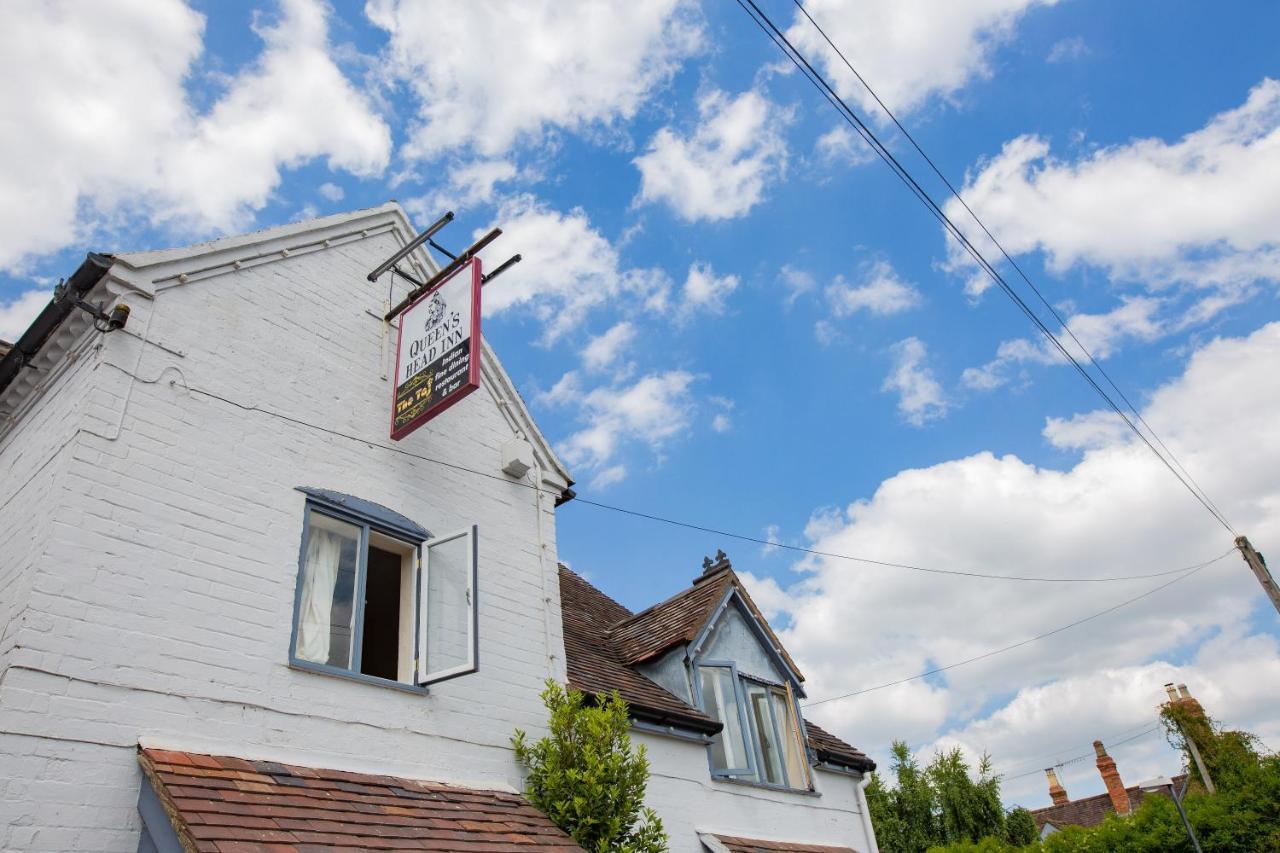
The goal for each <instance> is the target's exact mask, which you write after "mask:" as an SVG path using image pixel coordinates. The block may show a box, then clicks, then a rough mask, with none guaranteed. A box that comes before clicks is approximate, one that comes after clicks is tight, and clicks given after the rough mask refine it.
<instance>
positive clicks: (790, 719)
mask: <svg viewBox="0 0 1280 853" xmlns="http://www.w3.org/2000/svg"><path fill="white" fill-rule="evenodd" d="M769 701H770V703H771V704H772V705H773V718H774V720H776V721H777V723H778V728H779V729H781V732H780V734H781V736H782V750H783V766H784V767H785V768H786V771H787V782H786V784H788V785H790V786H791V787H792V788H804V787H807V786H808V777H807V774H806V773H805V762H807V761H808V757H807V756H806V755H805V753H804V746H803V745H802V744H801V743H800V726H799V725H798V723H797V722H796V714H795V707H794V706H793V705H792V704H791V701H790V700H789V699H788V698H787V694H785V693H783V692H782V691H780V690H770V691H769Z"/></svg>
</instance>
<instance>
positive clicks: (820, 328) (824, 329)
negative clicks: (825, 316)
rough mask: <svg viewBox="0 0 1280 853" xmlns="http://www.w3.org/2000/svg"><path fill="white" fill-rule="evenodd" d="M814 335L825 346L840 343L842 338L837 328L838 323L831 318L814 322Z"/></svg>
mask: <svg viewBox="0 0 1280 853" xmlns="http://www.w3.org/2000/svg"><path fill="white" fill-rule="evenodd" d="M813 337H814V339H815V340H817V342H818V343H819V344H820V345H821V346H824V347H829V346H831V345H832V344H835V343H838V342H839V341H840V339H841V335H840V330H839V329H838V328H836V324H835V323H832V322H831V321H830V320H818V321H817V322H816V323H814V324H813Z"/></svg>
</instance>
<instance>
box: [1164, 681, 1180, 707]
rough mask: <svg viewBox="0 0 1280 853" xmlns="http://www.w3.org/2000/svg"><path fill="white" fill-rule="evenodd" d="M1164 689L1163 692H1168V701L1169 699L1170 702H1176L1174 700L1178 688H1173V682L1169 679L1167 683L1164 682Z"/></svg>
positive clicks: (1175, 699)
mask: <svg viewBox="0 0 1280 853" xmlns="http://www.w3.org/2000/svg"><path fill="white" fill-rule="evenodd" d="M1164 690H1165V692H1166V693H1168V694H1169V701H1170V702H1176V701H1178V690H1177V688H1175V687H1174V686H1173V682H1172V681H1170V682H1169V683H1168V684H1166V685H1165V686H1164Z"/></svg>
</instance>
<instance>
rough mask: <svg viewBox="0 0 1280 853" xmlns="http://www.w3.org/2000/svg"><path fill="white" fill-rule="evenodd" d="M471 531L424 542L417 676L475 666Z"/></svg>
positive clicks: (472, 537) (423, 679) (456, 670)
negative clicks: (421, 610)
mask: <svg viewBox="0 0 1280 853" xmlns="http://www.w3.org/2000/svg"><path fill="white" fill-rule="evenodd" d="M474 543H475V539H474V531H473V530H468V531H466V532H464V533H461V534H457V535H453V536H448V537H441V538H440V539H438V540H435V541H433V542H428V543H427V546H426V548H425V558H424V561H423V562H424V566H423V571H424V577H423V581H422V582H423V586H424V595H425V600H424V601H423V603H422V607H423V612H422V614H421V615H422V617H423V625H422V628H421V632H422V636H421V637H420V638H419V642H420V644H421V645H420V648H419V651H418V656H419V658H420V661H419V673H420V677H419V681H421V682H425V681H427V680H429V679H431V678H435V677H439V676H440V675H442V674H449V673H453V672H458V671H465V670H467V669H469V668H471V667H473V666H474V665H475V660H474V654H473V653H474V650H475V639H474V637H473V635H472V628H473V619H474V616H473V613H474V610H473V602H472V595H473V591H472V589H471V580H472V565H471V557H472V549H473V548H474V547H475V544H474Z"/></svg>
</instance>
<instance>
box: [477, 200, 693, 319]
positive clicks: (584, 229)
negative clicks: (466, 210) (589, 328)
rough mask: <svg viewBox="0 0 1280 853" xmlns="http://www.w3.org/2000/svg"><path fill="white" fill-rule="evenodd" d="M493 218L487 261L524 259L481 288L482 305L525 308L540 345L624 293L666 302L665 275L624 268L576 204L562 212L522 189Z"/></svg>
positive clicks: (498, 309) (494, 310) (495, 309)
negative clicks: (537, 327)
mask: <svg viewBox="0 0 1280 853" xmlns="http://www.w3.org/2000/svg"><path fill="white" fill-rule="evenodd" d="M494 224H500V225H501V226H502V231H503V236H502V238H501V239H500V240H499V241H498V242H497V243H496V244H495V246H494V247H493V248H491V249H489V250H487V251H486V252H485V253H484V257H485V260H486V261H487V262H489V261H491V262H492V263H493V264H497V263H501V262H502V261H504V260H506V259H507V258H508V257H509V256H511V255H512V254H514V253H516V252H519V253H520V254H521V255H523V256H524V260H523V261H522V262H521V263H519V264H517V265H516V266H514V267H512V268H511V269H510V270H509V271H507V272H506V273H504V274H503V275H502V277H501V278H499V279H495V280H494V283H493V284H492V285H490V286H489V287H486V288H485V305H484V307H485V311H486V312H487V313H489V314H492V315H497V314H502V313H505V312H509V311H514V310H522V311H527V312H528V313H530V314H531V315H532V317H533V318H534V319H535V320H537V321H538V322H539V323H540V324H541V325H542V328H543V335H542V340H543V342H544V343H551V342H553V341H555V340H557V339H558V338H560V337H561V336H562V335H563V334H564V333H565V332H567V331H569V330H570V329H573V328H575V327H577V326H578V325H579V324H581V323H582V321H583V320H584V319H586V316H587V314H588V313H589V312H591V311H592V310H593V309H596V308H599V307H600V306H603V305H608V304H611V303H615V302H616V301H617V300H618V299H619V298H620V297H622V296H624V295H630V296H632V297H634V298H636V299H637V300H640V301H642V302H644V303H649V304H657V303H662V302H665V298H666V291H667V290H668V289H669V288H670V281H669V280H668V279H667V278H666V276H665V274H663V273H662V272H660V271H658V270H656V269H623V268H622V266H621V261H620V259H619V257H618V252H617V249H615V248H614V246H613V245H612V244H611V243H610V242H609V241H608V240H607V239H606V238H605V237H604V236H603V235H601V234H600V232H599V231H597V230H596V229H595V228H593V227H592V225H591V222H590V220H588V218H587V215H586V213H584V212H583V211H582V210H581V209H578V208H575V209H573V210H571V211H569V212H568V213H561V212H559V211H557V210H554V209H552V208H551V207H549V206H547V205H546V204H545V203H543V202H541V201H538V200H537V199H535V198H534V197H533V196H530V195H521V196H516V197H514V198H510V199H507V200H505V201H504V202H503V203H502V205H501V206H500V207H499V209H498V213H497V216H496V217H495V223H494ZM481 230H482V231H487V230H488V229H487V228H485V229H481ZM480 233H481V232H480V231H477V232H476V236H479V235H480Z"/></svg>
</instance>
